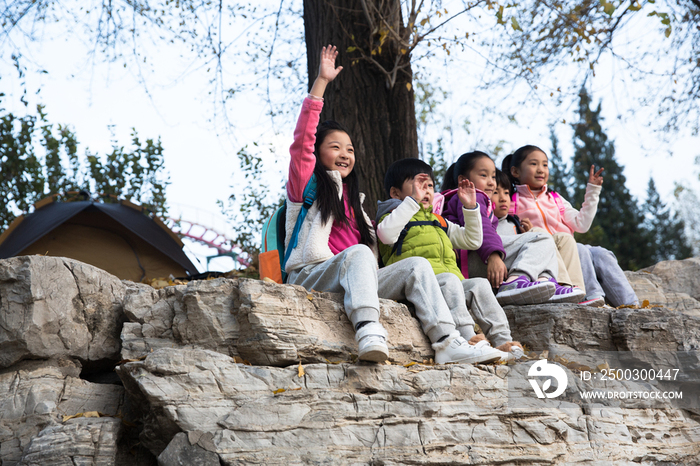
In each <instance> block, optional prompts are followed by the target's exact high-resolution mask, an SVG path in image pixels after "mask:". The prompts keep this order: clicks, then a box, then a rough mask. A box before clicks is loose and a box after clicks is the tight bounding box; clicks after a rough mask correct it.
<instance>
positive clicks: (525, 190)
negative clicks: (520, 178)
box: [515, 184, 547, 197]
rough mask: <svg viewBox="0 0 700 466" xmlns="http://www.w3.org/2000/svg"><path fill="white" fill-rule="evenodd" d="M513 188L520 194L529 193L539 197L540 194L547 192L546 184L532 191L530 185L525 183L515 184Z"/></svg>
mask: <svg viewBox="0 0 700 466" xmlns="http://www.w3.org/2000/svg"><path fill="white" fill-rule="evenodd" d="M515 190H516V191H517V192H518V193H520V194H529V195H531V196H532V197H539V195H540V194H547V185H546V184H545V185H544V186H542V187H541V188H540V189H539V191H533V190H532V189H530V186H528V185H526V184H516V185H515Z"/></svg>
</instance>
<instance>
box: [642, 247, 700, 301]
mask: <svg viewBox="0 0 700 466" xmlns="http://www.w3.org/2000/svg"><path fill="white" fill-rule="evenodd" d="M642 270H643V271H645V272H649V273H651V274H653V275H655V276H656V277H658V278H659V279H660V281H661V284H662V287H663V289H664V290H666V291H670V292H676V293H684V294H687V295H689V296H690V297H691V298H693V299H695V300H700V257H691V258H689V259H684V260H680V261H662V262H659V263H658V264H656V265H652V266H651V267H647V268H646V269H642Z"/></svg>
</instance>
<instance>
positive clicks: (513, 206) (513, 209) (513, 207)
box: [508, 191, 518, 215]
mask: <svg viewBox="0 0 700 466" xmlns="http://www.w3.org/2000/svg"><path fill="white" fill-rule="evenodd" d="M508 213H509V214H510V215H516V214H517V213H518V192H517V191H516V192H514V193H513V196H512V197H511V198H510V209H508Z"/></svg>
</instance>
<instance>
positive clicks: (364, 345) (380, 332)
mask: <svg viewBox="0 0 700 466" xmlns="http://www.w3.org/2000/svg"><path fill="white" fill-rule="evenodd" d="M386 335H387V333H386V330H385V329H384V327H382V324H380V323H379V322H371V323H369V324H365V325H364V326H363V327H361V328H360V329H359V330H358V331H357V332H355V340H356V341H357V346H358V347H359V355H358V356H359V358H360V360H361V361H372V362H384V361H386V360H387V359H388V358H389V348H388V347H387V346H386Z"/></svg>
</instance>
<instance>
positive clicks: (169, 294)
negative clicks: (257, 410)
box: [121, 278, 239, 359]
mask: <svg viewBox="0 0 700 466" xmlns="http://www.w3.org/2000/svg"><path fill="white" fill-rule="evenodd" d="M236 285H237V281H236V280H227V279H225V278H220V279H216V280H206V281H194V282H190V283H188V284H187V285H178V286H169V287H166V288H163V289H161V290H154V289H153V288H151V287H147V288H142V289H140V290H138V292H135V293H133V294H130V295H127V296H126V298H125V300H124V312H125V314H126V316H127V318H128V320H129V322H127V323H125V325H124V329H123V330H122V335H121V339H122V359H132V358H138V357H141V356H143V355H145V354H147V353H149V352H150V351H151V350H155V349H158V348H193V347H200V348H207V349H211V350H213V351H218V352H220V353H223V354H227V355H231V356H236V355H237V354H238V353H237V351H236V341H237V339H238V335H239V328H238V321H237V320H236V316H235V313H234V311H235V309H234V305H233V300H234V293H235V292H236ZM149 288H150V289H149Z"/></svg>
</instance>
